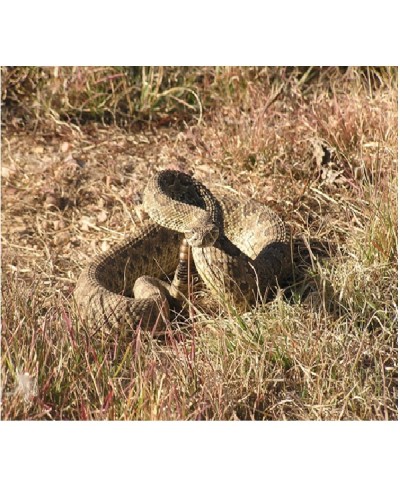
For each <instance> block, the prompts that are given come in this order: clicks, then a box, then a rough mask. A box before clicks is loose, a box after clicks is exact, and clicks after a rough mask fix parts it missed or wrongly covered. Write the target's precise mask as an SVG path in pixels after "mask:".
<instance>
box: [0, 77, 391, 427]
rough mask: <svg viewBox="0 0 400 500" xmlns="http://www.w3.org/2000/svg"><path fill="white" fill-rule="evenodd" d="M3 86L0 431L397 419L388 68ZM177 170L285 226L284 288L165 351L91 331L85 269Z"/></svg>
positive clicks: (197, 321)
mask: <svg viewBox="0 0 400 500" xmlns="http://www.w3.org/2000/svg"><path fill="white" fill-rule="evenodd" d="M118 75H119V76H118ZM121 75H122V76H121ZM2 77H3V99H4V102H5V112H4V114H3V119H4V125H3V131H2V160H3V161H2V221H3V222H2V391H3V392H2V418H3V419H128V420H131V419H211V420H225V419H226V420H231V419H270V420H278V419H280V420H284V419H291V420H307V419H324V420H331V419H335V420H336V419H352V420H353V419H354V420H359V419H362V420H384V419H397V415H398V413H397V372H398V366H397V300H398V297H397V234H398V232H397V147H398V145H397V133H398V129H397V120H398V117H397V71H396V70H394V69H390V68H380V69H360V68H348V69H344V68H324V69H321V68H317V69H316V68H190V69H188V68H186V69H185V68H145V69H140V68H136V69H135V70H130V72H129V71H128V70H127V69H126V68H91V69H90V68H75V69H71V68H69V69H67V68H58V69H55V68H46V69H43V70H39V69H35V68H34V69H32V68H15V69H14V70H3V73H2ZM146 82H147V83H146ZM149 82H150V83H149ZM146 89H147V90H146ZM171 89H172V90H171ZM179 89H180V90H179ZM146 92H147V93H146ZM201 117H202V120H201V122H199V118H201ZM128 120H129V121H132V122H135V128H132V127H130V126H129V127H128V126H124V123H125V122H127V121H128ZM105 122H107V123H113V124H108V125H106V124H105ZM166 125H168V127H166ZM172 165H174V166H177V167H179V168H181V169H183V170H185V171H187V172H191V173H194V174H195V175H196V176H197V177H198V178H200V179H202V180H203V181H204V182H205V183H217V182H220V183H224V184H229V185H231V186H233V187H234V188H236V189H240V191H241V192H243V193H244V194H247V195H255V196H256V197H257V198H258V199H260V200H261V201H264V202H266V203H268V204H269V205H270V206H272V207H273V208H274V209H275V210H276V211H278V212H279V213H280V214H281V215H282V216H283V217H284V219H285V220H286V221H287V222H288V223H289V224H290V225H291V227H292V229H293V233H294V237H295V247H294V248H295V251H294V260H295V264H296V265H295V272H294V276H293V280H292V281H291V282H290V283H289V284H288V286H287V287H285V288H284V289H282V290H280V291H279V293H278V294H277V296H276V298H275V299H274V300H273V301H272V302H270V303H267V304H264V305H260V306H259V307H258V308H255V309H254V310H252V311H249V312H248V313H246V314H244V315H243V316H240V315H238V314H235V312H234V311H231V312H230V313H229V312H228V313H227V312H224V311H218V310H217V309H216V307H214V309H212V308H211V309H204V310H202V308H201V307H199V308H198V309H194V311H195V314H193V315H192V317H191V318H190V319H187V320H185V321H181V322H180V320H178V319H176V320H175V321H174V322H173V323H172V324H171V328H170V331H169V333H168V335H167V336H166V338H165V339H164V340H155V339H152V338H150V336H149V335H147V334H144V333H141V334H140V335H137V336H136V337H135V338H133V337H132V336H129V335H126V334H125V333H124V332H121V333H120V335H119V336H118V337H114V336H110V335H106V334H99V333H97V334H95V332H92V331H90V330H89V329H88V328H86V327H85V325H84V324H83V323H82V321H81V320H80V318H79V313H78V311H76V308H75V306H74V304H73V302H72V298H71V294H72V291H73V288H74V284H75V282H76V279H77V277H78V275H79V272H80V269H81V268H82V266H83V265H84V264H85V263H86V262H88V260H89V259H90V258H91V257H92V256H93V255H95V253H97V252H100V251H104V250H105V249H107V248H108V247H109V246H110V245H111V244H112V243H114V242H116V241H119V240H120V239H121V238H122V237H123V235H124V234H127V233H128V232H129V231H132V228H133V227H134V226H135V225H137V224H140V220H139V218H138V216H137V215H136V212H135V210H134V207H135V205H137V204H138V203H139V202H140V197H141V191H142V189H143V186H144V185H145V182H146V179H147V178H148V176H149V174H150V173H151V172H154V171H155V170H156V169H158V168H165V167H168V166H172ZM196 305H197V306H201V302H200V303H199V304H196ZM207 311H208V312H207Z"/></svg>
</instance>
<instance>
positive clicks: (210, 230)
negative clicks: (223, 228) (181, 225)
mask: <svg viewBox="0 0 400 500" xmlns="http://www.w3.org/2000/svg"><path fill="white" fill-rule="evenodd" d="M218 236H219V229H218V226H217V225H216V224H213V223H210V224H206V225H202V226H195V227H191V228H188V229H187V230H186V231H185V238H186V241H187V242H188V243H189V245H190V246H191V247H210V246H212V245H213V244H214V243H215V241H216V240H217V238H218Z"/></svg>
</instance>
